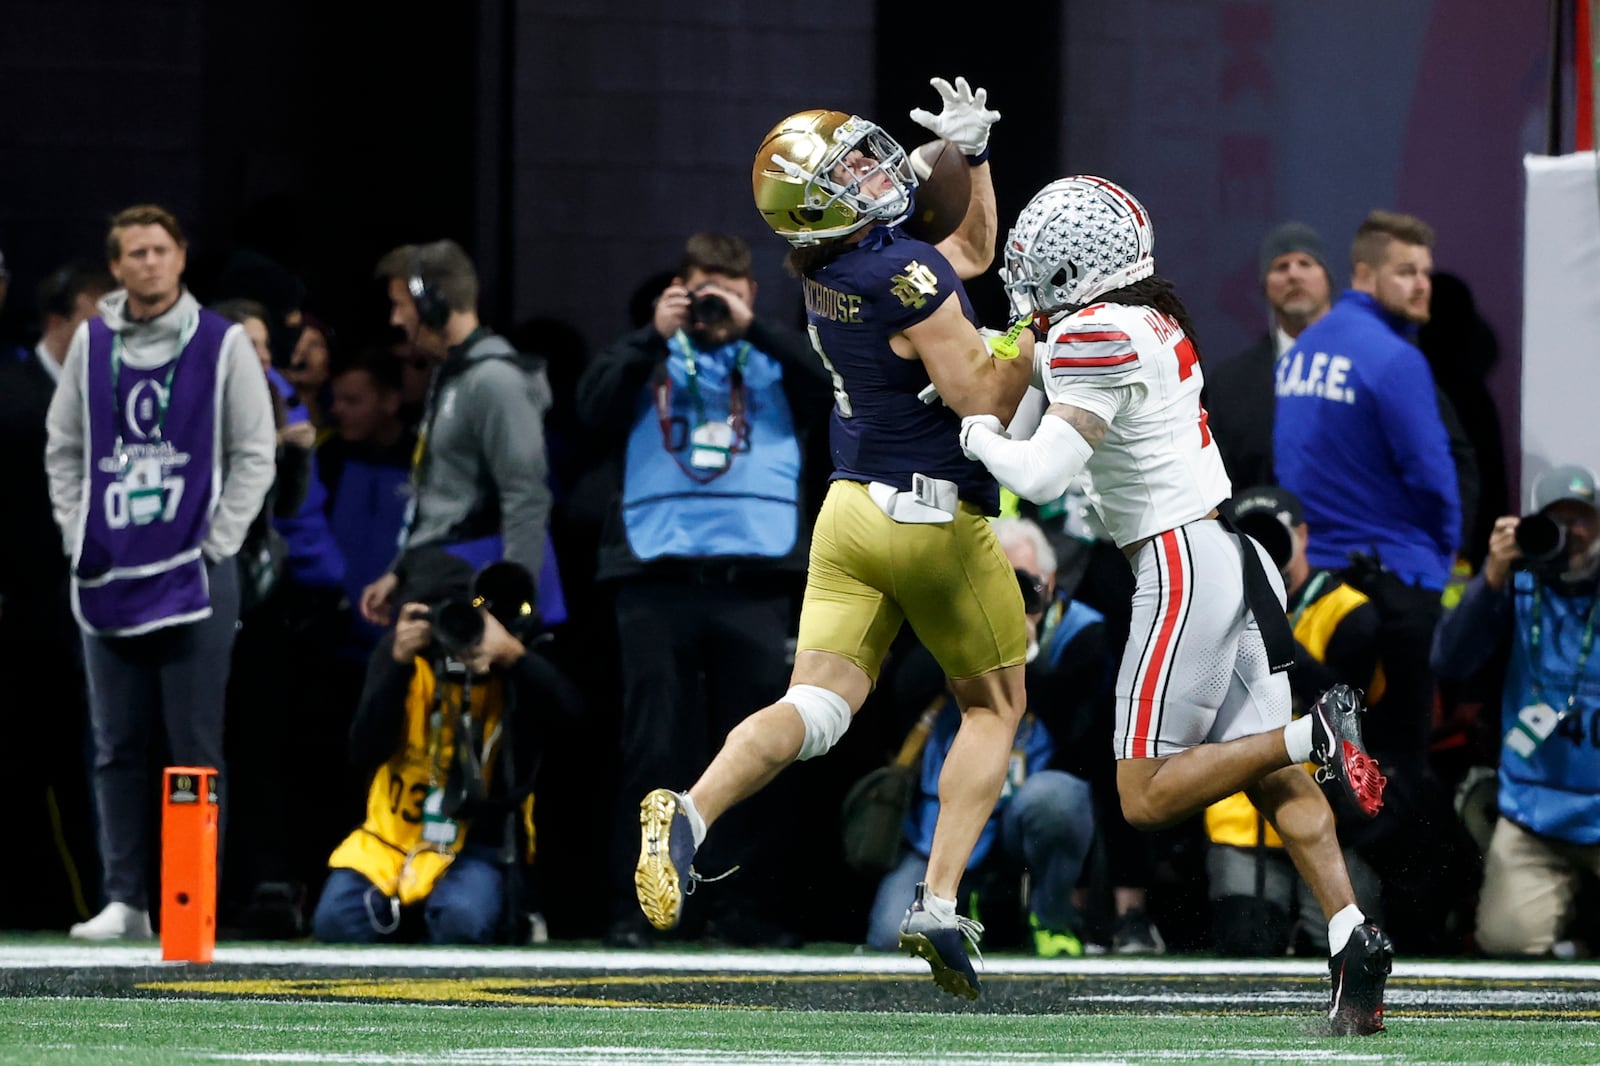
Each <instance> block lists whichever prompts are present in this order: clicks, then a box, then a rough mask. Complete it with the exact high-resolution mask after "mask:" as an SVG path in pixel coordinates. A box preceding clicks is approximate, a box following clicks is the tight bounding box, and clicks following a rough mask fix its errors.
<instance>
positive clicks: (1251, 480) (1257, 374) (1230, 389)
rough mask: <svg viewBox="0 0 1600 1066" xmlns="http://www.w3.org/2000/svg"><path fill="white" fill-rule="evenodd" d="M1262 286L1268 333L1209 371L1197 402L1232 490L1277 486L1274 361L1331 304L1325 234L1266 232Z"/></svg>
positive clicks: (1294, 229)
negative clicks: (1204, 415)
mask: <svg viewBox="0 0 1600 1066" xmlns="http://www.w3.org/2000/svg"><path fill="white" fill-rule="evenodd" d="M1261 288H1262V291H1263V293H1264V294H1265V295H1266V298H1267V306H1268V307H1269V308H1270V309H1271V323H1270V326H1269V330H1268V332H1267V335H1266V336H1264V337H1262V338H1261V339H1260V340H1259V341H1257V342H1256V343H1255V344H1252V345H1251V346H1250V347H1248V348H1246V349H1245V350H1244V351H1242V352H1240V353H1239V354H1238V355H1235V356H1234V357H1233V358H1232V359H1228V360H1226V361H1224V362H1219V363H1217V364H1216V366H1214V367H1213V366H1207V367H1206V386H1205V392H1204V394H1203V395H1202V397H1201V403H1202V404H1203V405H1204V406H1205V409H1206V411H1207V412H1208V413H1209V415H1210V418H1209V419H1208V421H1207V425H1209V426H1210V427H1211V435H1212V437H1213V439H1215V440H1216V442H1217V449H1218V451H1219V453H1220V454H1221V456H1222V464H1223V466H1225V467H1227V470H1228V479H1229V480H1230V481H1232V482H1233V483H1234V485H1235V486H1239V485H1271V484H1275V483H1276V480H1277V478H1276V475H1275V474H1274V473H1273V467H1272V421H1273V407H1274V405H1275V404H1276V402H1277V401H1276V399H1275V398H1274V396H1273V372H1274V370H1275V368H1276V367H1277V363H1278V357H1279V356H1281V355H1283V354H1284V353H1285V352H1286V351H1288V350H1289V349H1290V348H1291V347H1293V346H1294V339H1295V338H1296V337H1298V336H1300V333H1301V331H1303V330H1304V329H1305V328H1306V327H1307V326H1309V325H1311V323H1313V322H1315V321H1316V320H1317V319H1319V318H1321V317H1322V316H1323V315H1325V314H1327V313H1328V308H1329V307H1330V306H1331V305H1332V304H1331V301H1332V292H1333V274H1332V271H1330V270H1329V269H1328V257H1327V253H1326V251H1325V250H1324V249H1323V245H1322V235H1321V234H1319V233H1318V232H1317V231H1316V230H1314V229H1312V228H1311V227H1310V226H1308V225H1306V224H1305V223H1304V222H1285V223H1284V224H1283V225H1281V226H1279V227H1278V228H1277V229H1275V230H1273V231H1272V232H1271V233H1269V234H1267V238H1266V240H1264V241H1262V242H1261Z"/></svg>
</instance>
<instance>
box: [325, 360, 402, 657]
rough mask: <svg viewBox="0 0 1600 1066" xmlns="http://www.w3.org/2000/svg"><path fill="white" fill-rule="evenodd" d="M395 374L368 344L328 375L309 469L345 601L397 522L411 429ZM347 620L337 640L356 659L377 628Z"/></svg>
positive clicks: (389, 552)
mask: <svg viewBox="0 0 1600 1066" xmlns="http://www.w3.org/2000/svg"><path fill="white" fill-rule="evenodd" d="M402 373H403V371H402V368H401V365H400V361H399V360H398V359H397V358H396V357H395V356H394V355H393V354H392V353H390V352H386V351H373V352H368V353H366V354H365V355H363V356H361V357H359V358H357V359H356V360H354V361H353V362H349V363H346V364H344V365H343V366H341V367H338V368H337V369H336V370H335V371H334V374H333V378H332V380H331V382H330V387H331V394H332V397H333V405H332V408H331V413H332V415H333V423H334V427H335V433H334V435H333V436H331V437H329V438H328V439H327V440H324V441H323V442H322V444H321V445H319V446H318V448H317V473H318V474H319V475H320V477H321V479H322V486H323V488H324V490H325V491H326V493H327V503H326V508H327V518H328V525H329V528H330V530H331V531H332V534H333V539H334V543H336V544H337V545H338V547H339V554H340V555H341V556H342V557H343V558H344V589H345V594H346V595H347V596H348V597H349V599H350V601H351V602H352V603H354V602H356V601H357V600H359V599H360V598H361V590H362V589H364V588H366V587H367V586H368V585H369V584H371V583H372V582H373V581H376V580H377V579H378V578H380V577H382V576H383V575H384V574H385V573H386V572H387V571H388V569H389V564H390V562H391V561H392V560H393V559H394V550H395V545H396V544H397V543H399V540H400V531H401V528H402V526H403V525H404V522H405V511H406V500H407V499H408V498H409V493H408V487H409V484H410V477H411V458H412V455H413V453H414V452H415V451H416V446H417V436H416V432H415V431H414V430H413V429H412V428H411V427H409V426H408V425H406V423H405V422H404V421H402V417H401V410H402V407H403V402H404V401H403V399H402V397H403V392H402ZM351 624H352V627H353V628H352V630H351V632H350V634H349V635H348V637H347V638H345V639H346V641H347V642H348V644H349V646H350V648H352V649H355V650H358V651H359V654H360V657H361V658H362V660H363V661H364V660H365V659H366V656H367V654H368V653H370V652H371V650H372V647H373V646H374V645H375V644H376V643H377V640H378V636H379V635H380V634H381V633H382V632H383V629H382V628H381V627H379V626H375V625H373V624H372V623H371V622H368V621H367V620H366V619H365V618H362V617H360V616H359V615H356V616H354V617H352V619H351Z"/></svg>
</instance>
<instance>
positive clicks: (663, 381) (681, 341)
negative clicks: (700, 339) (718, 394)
mask: <svg viewBox="0 0 1600 1066" xmlns="http://www.w3.org/2000/svg"><path fill="white" fill-rule="evenodd" d="M667 347H668V349H669V350H670V351H672V352H674V353H675V354H677V355H678V356H679V357H681V358H682V359H683V374H684V379H685V387H686V388H687V390H688V393H689V402H690V403H691V404H692V405H693V408H694V424H693V425H692V426H687V425H685V424H684V422H683V421H682V420H681V419H675V418H674V417H673V414H672V373H671V371H670V370H669V369H667V368H666V367H663V368H662V370H661V372H660V374H658V375H657V378H656V383H655V389H654V393H655V403H656V421H657V423H658V424H659V425H660V426H661V446H662V447H663V448H664V449H666V452H667V454H668V455H670V456H672V461H673V462H674V463H676V464H678V469H679V470H682V471H683V473H684V474H685V475H686V476H687V477H688V478H689V479H690V480H691V481H694V482H695V483H696V484H700V485H706V484H709V483H711V482H713V481H715V480H716V479H717V478H719V477H721V476H722V475H723V474H726V473H727V472H728V471H729V470H730V469H732V467H733V457H734V455H735V454H737V453H738V452H739V451H740V450H745V451H748V450H749V445H750V425H749V423H748V421H746V419H745V413H744V412H745V395H744V370H745V366H746V365H748V363H749V362H750V342H749V341H740V342H739V347H738V348H737V349H735V351H734V355H733V368H732V369H731V370H729V371H728V420H727V423H726V424H727V427H728V437H729V439H728V441H727V443H726V445H725V446H723V447H722V448H721V450H722V451H723V452H724V456H723V458H724V460H725V461H724V462H722V463H721V464H720V465H717V466H691V465H690V464H688V463H685V462H684V461H683V458H682V456H681V454H680V453H682V452H683V451H685V450H687V449H690V448H696V447H702V448H703V447H716V446H715V445H709V444H707V443H705V442H702V441H700V440H698V439H697V437H698V435H699V434H700V433H701V429H702V427H704V426H706V425H708V420H707V417H706V403H705V397H704V396H702V395H701V393H700V363H699V359H698V358H697V357H696V354H695V348H694V342H693V341H691V340H690V339H689V336H688V334H686V333H684V331H683V330H681V329H680V330H678V332H677V333H675V334H673V336H672V339H671V340H670V341H669V342H668V344H667ZM679 427H682V428H683V430H684V432H683V434H682V436H681V438H680V437H679V435H678V434H676V433H674V430H675V429H677V428H679Z"/></svg>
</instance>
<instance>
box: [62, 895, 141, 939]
mask: <svg viewBox="0 0 1600 1066" xmlns="http://www.w3.org/2000/svg"><path fill="white" fill-rule="evenodd" d="M67 935H68V936H70V937H72V938H73V939H74V940H149V939H151V937H152V936H153V935H154V934H152V933H151V932H150V912H149V911H141V910H135V909H134V908H132V907H130V906H128V905H127V904H126V903H117V902H111V903H107V904H106V909H105V910H103V911H101V912H100V913H99V914H97V915H95V916H94V917H93V918H90V919H89V920H88V921H87V922H78V923H76V924H75V925H73V927H72V928H71V929H70V930H68V932H67Z"/></svg>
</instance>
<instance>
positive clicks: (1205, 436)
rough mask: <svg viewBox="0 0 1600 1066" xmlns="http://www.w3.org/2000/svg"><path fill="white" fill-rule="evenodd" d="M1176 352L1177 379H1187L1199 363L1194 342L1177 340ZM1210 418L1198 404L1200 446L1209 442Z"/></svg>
mask: <svg viewBox="0 0 1600 1066" xmlns="http://www.w3.org/2000/svg"><path fill="white" fill-rule="evenodd" d="M1174 351H1176V352H1177V353H1178V380H1179V381H1188V380H1189V377H1190V376H1191V375H1192V374H1193V373H1194V368H1195V367H1197V366H1199V365H1200V353H1199V352H1197V351H1195V350H1194V342H1193V341H1191V340H1190V339H1189V338H1188V337H1185V338H1183V340H1181V341H1179V342H1178V347H1177V348H1176V349H1174ZM1210 418H1211V416H1210V415H1209V414H1207V413H1206V409H1205V405H1204V404H1202V405H1201V406H1200V447H1202V448H1204V447H1205V446H1206V445H1208V444H1210V443H1211V427H1210V426H1208V425H1206V422H1207V421H1208V420H1209V419H1210Z"/></svg>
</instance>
